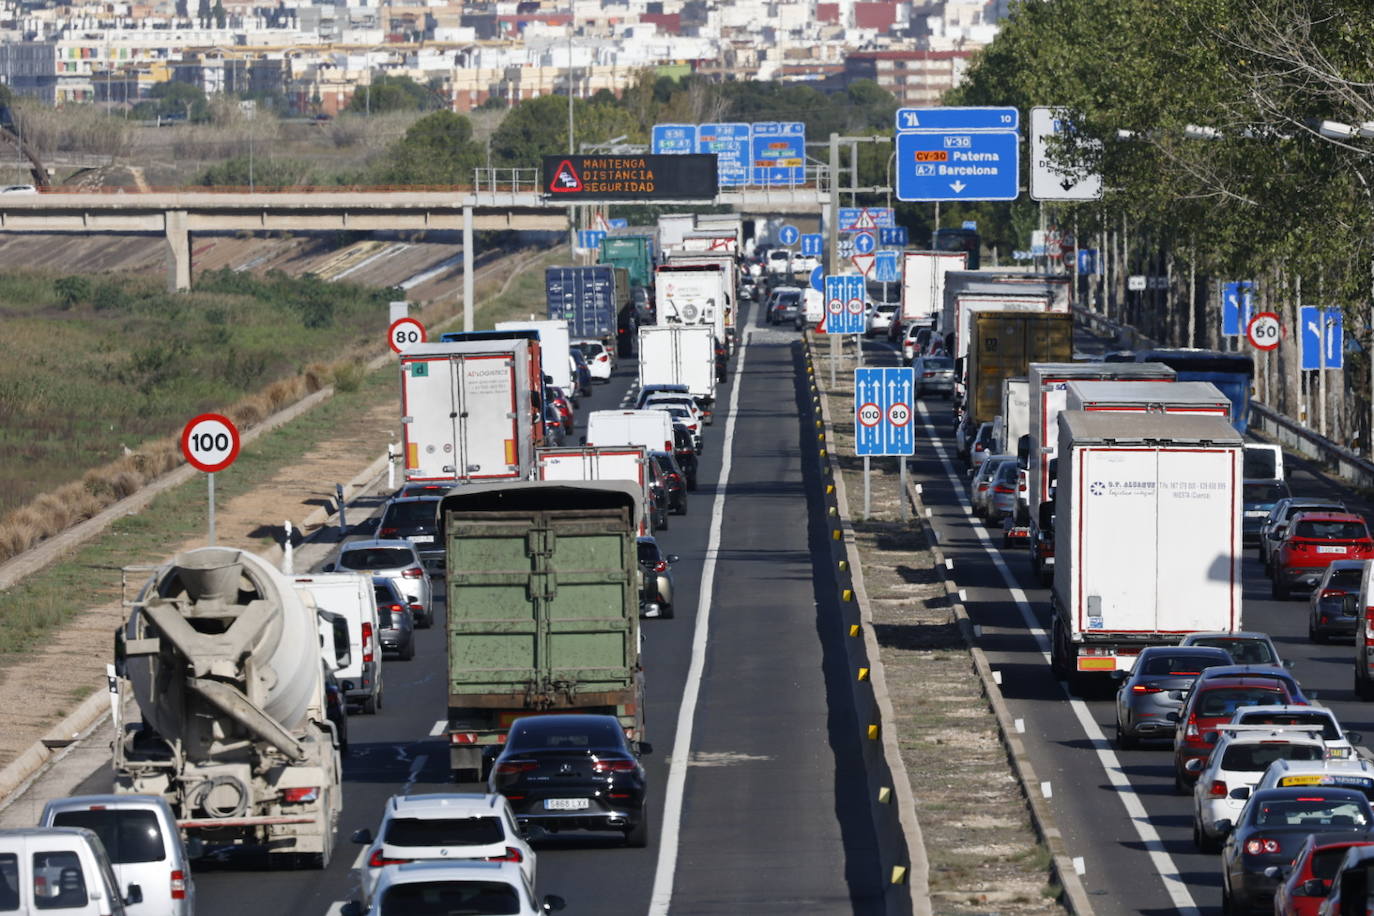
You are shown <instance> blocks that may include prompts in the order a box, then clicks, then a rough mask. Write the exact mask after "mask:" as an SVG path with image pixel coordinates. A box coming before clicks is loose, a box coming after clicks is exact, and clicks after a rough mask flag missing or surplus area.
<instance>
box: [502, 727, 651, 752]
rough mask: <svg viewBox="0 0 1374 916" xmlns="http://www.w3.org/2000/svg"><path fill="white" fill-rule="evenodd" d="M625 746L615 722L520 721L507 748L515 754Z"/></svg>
mask: <svg viewBox="0 0 1374 916" xmlns="http://www.w3.org/2000/svg"><path fill="white" fill-rule="evenodd" d="M623 746H624V733H623V732H622V731H621V730H620V727H619V725H618V724H617V723H615V722H614V721H610V722H591V723H584V724H579V725H576V726H568V725H564V724H562V723H540V724H538V725H536V726H534V727H530V726H527V725H526V726H522V725H521V724H520V723H519V722H518V721H517V722H516V723H515V725H514V726H513V727H512V728H511V730H510V735H509V736H508V737H507V738H506V749H507V750H512V751H540V750H566V749H581V748H589V747H614V748H620V747H623Z"/></svg>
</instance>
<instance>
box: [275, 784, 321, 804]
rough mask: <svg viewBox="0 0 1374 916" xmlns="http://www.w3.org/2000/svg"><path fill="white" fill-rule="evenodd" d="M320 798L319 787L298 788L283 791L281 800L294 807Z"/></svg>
mask: <svg viewBox="0 0 1374 916" xmlns="http://www.w3.org/2000/svg"><path fill="white" fill-rule="evenodd" d="M319 797H320V788H319V786H296V787H294V788H291V789H282V790H281V800H282V801H284V802H287V803H288V804H292V805H299V804H304V803H305V802H312V801H315V800H317V799H318V798H319Z"/></svg>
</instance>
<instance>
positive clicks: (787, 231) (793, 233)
mask: <svg viewBox="0 0 1374 916" xmlns="http://www.w3.org/2000/svg"><path fill="white" fill-rule="evenodd" d="M799 238H801V232H800V231H798V229H797V227H796V226H783V227H782V228H781V229H779V230H778V241H779V242H782V243H783V244H784V245H795V244H797V239H799Z"/></svg>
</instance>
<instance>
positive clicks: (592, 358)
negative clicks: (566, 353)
mask: <svg viewBox="0 0 1374 916" xmlns="http://www.w3.org/2000/svg"><path fill="white" fill-rule="evenodd" d="M573 346H574V347H577V348H578V349H579V350H581V351H582V357H583V358H584V359H585V360H586V361H587V371H588V372H590V373H591V376H592V379H593V380H599V381H603V382H609V381H610V380H611V373H612V372H614V371H615V353H614V352H613V351H612V350H611V348H610V347H608V346H606V345H605V344H604V343H602V342H601V341H599V340H574V341H573Z"/></svg>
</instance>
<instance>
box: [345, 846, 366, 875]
mask: <svg viewBox="0 0 1374 916" xmlns="http://www.w3.org/2000/svg"><path fill="white" fill-rule="evenodd" d="M366 858H367V847H366V846H364V847H363V848H362V849H359V850H358V855H357V857H356V858H354V860H353V864H352V865H351V866H349V869H348V870H349V871H362V870H363V860H364V859H366Z"/></svg>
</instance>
